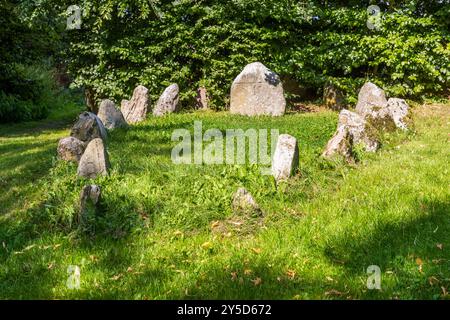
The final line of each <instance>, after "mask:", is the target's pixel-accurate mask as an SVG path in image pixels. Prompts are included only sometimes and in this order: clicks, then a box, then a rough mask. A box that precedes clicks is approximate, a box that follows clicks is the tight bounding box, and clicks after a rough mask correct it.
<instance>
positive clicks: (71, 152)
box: [57, 137, 85, 162]
mask: <svg viewBox="0 0 450 320" xmlns="http://www.w3.org/2000/svg"><path fill="white" fill-rule="evenodd" d="M84 148H85V145H84V143H83V141H81V140H78V139H77V138H74V137H66V138H62V139H61V140H59V143H58V150H57V151H58V158H59V159H61V160H65V161H73V162H79V161H80V159H81V156H82V155H83V152H84Z"/></svg>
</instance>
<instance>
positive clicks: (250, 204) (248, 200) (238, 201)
mask: <svg viewBox="0 0 450 320" xmlns="http://www.w3.org/2000/svg"><path fill="white" fill-rule="evenodd" d="M232 208H233V211H234V212H235V213H244V214H251V215H261V214H262V211H261V208H260V207H259V205H258V204H257V203H256V201H255V199H254V198H253V196H252V194H251V193H250V192H248V191H247V189H245V188H239V189H238V190H237V191H236V193H235V194H234V195H233V202H232Z"/></svg>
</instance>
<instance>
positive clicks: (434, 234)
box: [324, 199, 450, 299]
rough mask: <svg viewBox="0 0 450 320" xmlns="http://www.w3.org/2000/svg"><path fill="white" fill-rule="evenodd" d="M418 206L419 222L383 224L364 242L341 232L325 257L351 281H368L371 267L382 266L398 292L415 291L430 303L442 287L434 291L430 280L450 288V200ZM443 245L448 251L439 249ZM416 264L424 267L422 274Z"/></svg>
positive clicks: (424, 202)
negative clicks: (341, 268) (395, 279)
mask: <svg viewBox="0 0 450 320" xmlns="http://www.w3.org/2000/svg"><path fill="white" fill-rule="evenodd" d="M415 203H416V204H417V207H416V209H415V210H416V216H417V218H416V219H414V220H410V221H406V222H401V223H398V222H397V223H395V224H394V223H387V224H381V225H379V226H377V227H376V229H375V230H374V231H373V232H371V233H370V234H367V235H366V236H365V237H364V238H361V237H352V236H351V233H343V232H340V233H339V235H338V236H335V237H334V239H332V240H331V241H330V242H329V243H332V244H333V247H326V248H325V250H324V255H325V256H326V257H327V258H328V259H329V260H330V262H331V263H333V264H339V265H341V264H342V266H343V267H344V268H345V272H346V273H347V274H348V275H349V276H351V277H357V276H360V277H363V278H367V273H366V270H367V268H368V267H369V266H371V265H377V266H379V267H380V268H381V271H382V272H386V271H388V270H390V272H393V273H394V274H395V275H396V276H397V277H398V279H400V282H398V283H397V285H396V287H397V288H402V287H403V288H407V287H415V289H414V290H411V289H410V290H409V291H410V294H411V295H412V296H413V297H415V298H417V297H419V298H428V299H429V298H430V297H431V296H432V294H430V291H432V292H433V293H434V294H436V293H439V291H440V288H439V286H438V287H434V289H433V288H432V286H431V285H430V284H429V281H427V279H429V277H435V278H436V279H438V280H439V281H440V284H441V285H444V286H449V285H450V281H449V278H450V255H449V254H448V253H447V252H446V250H448V249H446V248H448V247H450V241H449V234H450V199H446V200H445V201H441V200H420V199H416V201H415ZM439 244H442V245H443V248H444V249H439V247H438V245H439ZM416 259H420V260H416ZM416 261H423V263H424V266H423V270H422V271H420V272H419V271H418V268H419V266H418V265H417V262H416ZM410 270H412V272H411V273H410V272H409V271H410ZM405 280H406V282H404V283H402V282H401V281H405ZM427 293H428V294H427ZM367 294H368V295H369V297H370V296H373V295H371V293H367Z"/></svg>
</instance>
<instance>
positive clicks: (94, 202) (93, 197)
mask: <svg viewBox="0 0 450 320" xmlns="http://www.w3.org/2000/svg"><path fill="white" fill-rule="evenodd" d="M100 198H101V188H100V187H99V186H97V185H95V184H93V185H88V186H84V187H83V190H81V194H80V213H79V216H78V222H80V223H83V222H84V218H85V217H86V215H88V214H89V213H93V214H96V213H97V211H98V210H99V205H100Z"/></svg>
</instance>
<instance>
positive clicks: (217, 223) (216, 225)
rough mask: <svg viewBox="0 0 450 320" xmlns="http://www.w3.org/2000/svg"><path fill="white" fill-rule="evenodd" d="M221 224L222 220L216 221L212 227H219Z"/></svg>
mask: <svg viewBox="0 0 450 320" xmlns="http://www.w3.org/2000/svg"><path fill="white" fill-rule="evenodd" d="M219 225H220V222H219V221H214V222H213V223H212V224H211V229H214V228H217V227H218V226H219Z"/></svg>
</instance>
